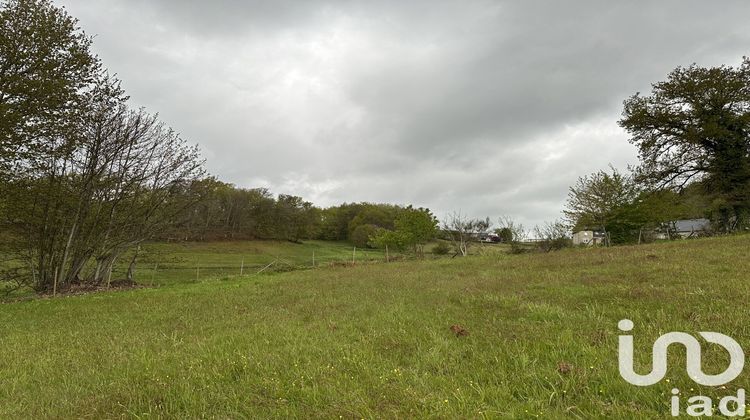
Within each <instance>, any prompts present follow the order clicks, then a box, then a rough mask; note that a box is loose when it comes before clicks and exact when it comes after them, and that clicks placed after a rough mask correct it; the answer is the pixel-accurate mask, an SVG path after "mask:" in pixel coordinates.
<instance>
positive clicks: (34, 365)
mask: <svg viewBox="0 0 750 420" xmlns="http://www.w3.org/2000/svg"><path fill="white" fill-rule="evenodd" d="M211 246H212V247H213V246H215V247H217V248H216V250H215V251H217V253H219V254H231V255H232V256H235V254H237V256H239V255H246V254H247V253H246V252H244V251H242V252H237V253H234V252H231V248H232V245H231V244H215V245H211ZM225 247H226V248H225ZM206 252H207V251H206V250H205V249H201V250H196V249H190V246H187V247H186V249H185V255H184V258H186V259H192V257H191V255H193V254H195V255H198V254H200V255H204V256H203V257H196V258H195V259H196V260H198V259H201V260H208V259H209V257H208V256H206V255H214V251H211V252H207V254H206ZM341 252H342V253H344V251H343V250H342V251H341ZM170 253H171V254H173V252H171V251H170ZM152 254H153V255H155V253H153V252H152ZM748 257H750V237H748V236H744V237H731V238H720V239H702V240H695V241H684V242H672V243H665V244H658V245H648V246H640V247H618V248H611V249H572V250H566V251H561V252H557V253H552V254H546V255H517V256H512V255H491V256H472V257H468V258H456V259H439V260H428V261H408V262H397V263H391V264H361V265H358V266H355V267H344V266H335V267H324V268H318V269H316V270H300V271H295V272H289V273H276V274H274V275H265V274H261V275H253V276H247V277H238V278H230V279H226V280H214V281H201V282H193V283H190V282H189V281H190V280H188V283H186V284H178V283H177V282H176V281H174V280H169V281H164V284H169V285H168V286H165V287H160V288H147V289H139V290H131V291H125V292H111V293H100V294H92V295H87V296H76V297H67V298H58V299H37V300H31V301H25V302H17V303H10V304H2V305H0V349H1V350H2V354H3V355H2V357H0V418H70V417H76V418H121V417H126V418H200V417H208V418H255V417H277V418H290V417H291V418H384V417H385V418H394V417H399V418H408V417H412V418H413V417H433V418H545V419H554V418H603V417H607V418H667V417H668V416H669V406H668V403H669V398H670V396H671V394H670V390H671V389H672V388H673V387H677V388H679V389H680V390H682V392H683V394H682V395H685V396H688V395H695V394H703V395H708V396H723V395H728V394H730V393H731V392H732V391H734V390H735V389H736V388H738V387H747V386H748V385H750V381H749V379H750V378H749V377H748V375H747V374H746V373H743V374H742V375H741V376H740V377H739V378H738V379H737V380H735V381H734V382H733V383H732V384H730V385H728V386H727V388H728V389H721V388H717V389H714V388H705V387H699V386H697V385H696V384H695V383H694V382H692V381H691V380H690V379H689V378H688V377H687V375H686V373H685V369H684V355H681V354H680V352H679V351H678V352H673V353H672V354H671V357H670V368H669V372H668V376H667V379H668V381H669V382H667V381H666V380H665V381H663V382H661V383H659V384H657V385H654V386H651V387H645V388H638V387H635V386H632V385H629V384H628V383H626V382H625V381H624V380H623V379H621V378H620V376H619V374H618V372H617V335H618V333H619V332H618V330H617V327H616V326H617V322H618V321H619V320H620V319H623V318H629V319H632V320H633V321H634V322H635V325H636V327H635V330H634V331H633V334H634V336H635V341H636V347H637V348H636V358H637V359H638V361H639V362H641V364H642V368H643V367H645V366H646V365H647V364H646V363H645V362H647V361H649V360H650V357H651V351H650V347H651V345H652V344H653V340H654V339H655V338H656V337H658V336H659V335H660V334H663V333H665V332H668V331H685V332H689V333H695V332H697V331H718V332H722V333H724V334H727V335H729V336H732V337H733V338H735V339H736V340H737V341H738V342H739V343H740V344H741V345H742V346H743V347H744V348H745V349H750V313H749V312H748V311H747V309H746V303H747V302H748V301H749V300H750V287H749V286H748V282H750V275H749V274H748V273H750V258H748ZM157 275H158V271H157ZM157 281H158V282H161V281H160V280H157ZM453 325H460V326H462V327H463V328H465V329H466V330H467V331H468V335H465V336H456V335H455V334H453V333H452V332H451V331H450V327H451V326H453ZM704 351H705V354H704V370H706V371H707V372H711V373H715V372H719V371H722V370H723V369H724V367H726V360H727V359H728V358H727V357H726V355H725V354H724V353H723V352H722V351H721V350H718V349H715V348H714V347H711V346H707V345H704ZM641 370H643V369H641ZM683 403H684V402H683Z"/></svg>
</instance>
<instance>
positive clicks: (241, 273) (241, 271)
mask: <svg viewBox="0 0 750 420" xmlns="http://www.w3.org/2000/svg"><path fill="white" fill-rule="evenodd" d="M243 274H245V257H242V265H240V276H241V275H243Z"/></svg>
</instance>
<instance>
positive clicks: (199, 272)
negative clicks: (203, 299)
mask: <svg viewBox="0 0 750 420" xmlns="http://www.w3.org/2000/svg"><path fill="white" fill-rule="evenodd" d="M200 276H201V268H200V267H195V281H200Z"/></svg>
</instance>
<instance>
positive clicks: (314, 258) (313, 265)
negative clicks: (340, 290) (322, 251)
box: [313, 251, 315, 268]
mask: <svg viewBox="0 0 750 420" xmlns="http://www.w3.org/2000/svg"><path fill="white" fill-rule="evenodd" d="M313 268H315V251H313Z"/></svg>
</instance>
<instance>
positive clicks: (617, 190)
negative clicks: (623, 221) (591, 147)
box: [563, 168, 638, 245]
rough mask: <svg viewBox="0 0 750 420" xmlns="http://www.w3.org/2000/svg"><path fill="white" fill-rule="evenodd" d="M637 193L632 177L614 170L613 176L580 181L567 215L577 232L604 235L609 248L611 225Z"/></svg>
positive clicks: (572, 192) (600, 175) (570, 194)
mask: <svg viewBox="0 0 750 420" xmlns="http://www.w3.org/2000/svg"><path fill="white" fill-rule="evenodd" d="M637 192H638V189H637V187H636V185H635V184H634V183H633V181H632V180H631V179H630V177H628V176H625V175H622V174H620V172H618V171H617V170H616V169H614V168H613V169H612V173H611V174H610V173H607V172H604V171H598V172H595V173H593V174H591V175H588V176H583V177H580V178H578V182H576V184H575V185H574V186H572V187H570V191H569V192H568V200H567V203H566V209H565V210H564V211H563V214H564V215H565V217H566V219H567V222H568V224H569V226H570V227H571V228H572V229H573V230H580V229H601V230H602V231H604V233H605V238H606V243H607V244H608V245H609V243H610V239H609V236H608V235H607V226H608V224H609V223H610V222H612V221H613V220H614V219H615V218H616V211H617V209H619V208H621V207H622V206H624V205H626V204H628V203H630V202H631V201H632V200H633V199H634V198H635V196H636V194H637Z"/></svg>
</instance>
